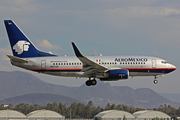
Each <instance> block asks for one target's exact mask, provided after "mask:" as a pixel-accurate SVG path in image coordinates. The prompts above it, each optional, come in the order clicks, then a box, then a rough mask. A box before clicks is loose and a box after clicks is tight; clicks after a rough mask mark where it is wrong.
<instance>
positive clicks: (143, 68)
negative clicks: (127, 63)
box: [122, 68, 176, 70]
mask: <svg viewBox="0 0 180 120" xmlns="http://www.w3.org/2000/svg"><path fill="white" fill-rule="evenodd" d="M122 69H128V70H159V69H172V70H173V69H176V68H122Z"/></svg>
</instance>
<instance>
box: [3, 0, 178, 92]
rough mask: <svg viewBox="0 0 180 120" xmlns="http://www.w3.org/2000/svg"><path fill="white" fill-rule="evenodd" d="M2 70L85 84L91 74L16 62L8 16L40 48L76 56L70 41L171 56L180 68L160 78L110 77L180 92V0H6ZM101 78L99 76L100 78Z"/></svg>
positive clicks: (95, 51)
mask: <svg viewBox="0 0 180 120" xmlns="http://www.w3.org/2000/svg"><path fill="white" fill-rule="evenodd" d="M0 11H1V12H0V21H1V22H0V57H1V59H0V71H16V70H18V71H23V72H28V73H31V74H33V75H35V76H36V77H38V78H40V79H42V80H43V81H45V82H49V83H53V84H60V85H65V86H77V87H78V86H81V85H82V84H84V83H85V81H86V80H87V79H82V78H81V79H79V78H78V79H76V78H65V77H57V76H49V75H44V74H38V73H34V72H30V71H27V70H24V69H20V68H17V67H15V66H12V65H11V64H10V62H9V60H8V58H7V57H6V55H7V54H12V53H11V49H10V44H9V41H8V37H7V33H6V30H5V26H4V22H3V21H4V20H7V19H11V20H13V21H14V22H15V23H16V24H17V25H18V26H19V27H20V28H21V29H22V31H23V32H24V33H25V34H26V35H27V36H28V38H29V39H30V40H31V41H32V42H33V43H34V44H35V45H36V46H37V47H38V48H39V49H41V50H43V51H51V52H52V53H54V54H57V55H60V56H64V55H66V56H74V51H73V49H72V46H71V42H72V41H73V42H75V43H76V45H77V46H78V47H79V49H80V50H81V52H82V53H83V54H84V55H86V56H91V55H99V54H102V55H103V56H105V55H143V56H154V57H159V58H163V59H165V60H167V61H168V62H170V63H172V64H173V65H175V66H176V67H177V70H176V71H174V72H172V73H170V74H167V75H165V76H164V77H161V78H158V81H159V83H158V84H157V85H155V84H153V80H154V77H134V78H129V79H128V80H119V81H114V82H109V83H110V84H111V85H112V86H130V87H132V88H134V89H137V88H151V89H152V90H154V91H156V92H159V93H180V92H179V91H180V87H179V85H180V79H179V74H178V73H179V72H180V70H179V68H180V62H179V61H180V55H179V51H180V40H179V39H180V1H179V0H173V1H169V0H136V1H134V0H121V1H120V0H86V1H85V0H59V1H58V0H54V1H53V0H51V1H50V0H1V1H0ZM98 82H100V81H98Z"/></svg>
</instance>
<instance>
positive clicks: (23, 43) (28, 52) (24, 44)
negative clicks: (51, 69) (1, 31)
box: [4, 20, 55, 58]
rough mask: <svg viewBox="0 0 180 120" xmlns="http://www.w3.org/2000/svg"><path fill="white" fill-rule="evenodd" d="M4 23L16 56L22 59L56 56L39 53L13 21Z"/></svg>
mask: <svg viewBox="0 0 180 120" xmlns="http://www.w3.org/2000/svg"><path fill="white" fill-rule="evenodd" d="M4 23H5V26H6V30H7V34H8V37H9V41H10V45H11V49H12V52H13V55H14V56H16V57H20V58H27V57H42V56H55V55H52V54H49V53H45V52H41V51H39V50H38V49H37V48H36V46H35V45H34V44H33V43H32V42H31V41H30V40H29V39H28V37H27V36H26V35H25V34H24V33H23V32H22V31H21V29H20V28H19V27H18V26H17V25H16V24H15V23H14V22H13V21H12V20H4Z"/></svg>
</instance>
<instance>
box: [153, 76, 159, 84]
mask: <svg viewBox="0 0 180 120" xmlns="http://www.w3.org/2000/svg"><path fill="white" fill-rule="evenodd" d="M157 78H158V77H157V76H155V77H154V79H155V80H154V84H157V83H158V81H157V80H156V79H157Z"/></svg>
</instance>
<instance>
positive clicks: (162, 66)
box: [4, 20, 176, 86]
mask: <svg viewBox="0 0 180 120" xmlns="http://www.w3.org/2000/svg"><path fill="white" fill-rule="evenodd" d="M4 23H5V27H6V31H7V35H8V37H9V41H10V45H11V49H12V53H13V56H12V55H7V57H8V58H9V59H10V61H11V64H12V65H14V66H17V67H20V68H24V69H27V70H30V71H34V72H38V73H43V74H49V75H54V76H63V77H76V78H88V80H87V81H86V85H87V86H93V85H96V83H97V81H96V78H97V79H100V80H101V81H117V80H126V79H128V78H129V77H134V76H154V78H155V80H154V83H155V84H157V83H158V81H157V78H158V77H162V76H164V75H165V74H168V73H170V72H172V71H174V70H176V67H175V66H174V65H172V64H170V63H168V62H167V61H166V60H164V59H161V58H157V57H151V56H102V55H101V56H84V55H83V54H82V53H81V52H80V50H79V49H78V47H77V46H76V45H75V43H74V42H72V43H71V44H72V47H73V50H74V52H75V55H76V56H58V55H55V54H52V53H48V52H43V51H41V50H39V49H38V48H37V47H36V46H35V45H34V44H33V43H32V42H31V41H30V39H29V38H28V37H27V36H26V35H25V34H24V33H23V32H22V31H21V29H20V28H19V27H18V26H17V25H16V23H15V22H14V21H13V20H4Z"/></svg>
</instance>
